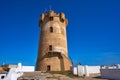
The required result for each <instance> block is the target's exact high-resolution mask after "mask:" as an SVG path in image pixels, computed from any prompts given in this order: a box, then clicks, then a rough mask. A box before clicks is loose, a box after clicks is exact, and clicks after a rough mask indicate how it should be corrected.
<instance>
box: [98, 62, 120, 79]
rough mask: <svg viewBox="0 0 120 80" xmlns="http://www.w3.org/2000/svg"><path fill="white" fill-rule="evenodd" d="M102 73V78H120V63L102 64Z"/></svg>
mask: <svg viewBox="0 0 120 80" xmlns="http://www.w3.org/2000/svg"><path fill="white" fill-rule="evenodd" d="M100 74H101V77H102V78H107V79H115V80H120V64H117V65H113V66H101V69H100Z"/></svg>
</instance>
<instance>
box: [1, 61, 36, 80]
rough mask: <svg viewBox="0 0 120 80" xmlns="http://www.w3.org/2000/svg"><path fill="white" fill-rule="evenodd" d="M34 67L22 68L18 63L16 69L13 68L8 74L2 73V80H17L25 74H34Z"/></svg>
mask: <svg viewBox="0 0 120 80" xmlns="http://www.w3.org/2000/svg"><path fill="white" fill-rule="evenodd" d="M34 70H35V67H34V66H22V64H21V63H18V65H17V67H16V68H11V69H10V70H9V72H8V73H1V74H0V80H17V78H18V77H20V76H22V75H23V73H24V72H34Z"/></svg>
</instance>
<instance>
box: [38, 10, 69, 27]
mask: <svg viewBox="0 0 120 80" xmlns="http://www.w3.org/2000/svg"><path fill="white" fill-rule="evenodd" d="M56 18H58V21H60V22H61V23H63V24H64V25H65V26H67V24H68V20H67V19H66V18H65V14H64V13H59V14H57V13H55V12H54V11H53V10H50V11H49V12H48V13H43V14H41V16H40V21H39V26H43V25H44V24H46V23H47V22H48V21H54V19H56Z"/></svg>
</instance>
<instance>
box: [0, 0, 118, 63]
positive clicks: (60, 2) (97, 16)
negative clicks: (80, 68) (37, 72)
mask: <svg viewBox="0 0 120 80" xmlns="http://www.w3.org/2000/svg"><path fill="white" fill-rule="evenodd" d="M49 5H51V6H52V9H53V10H54V11H55V12H56V13H59V12H64V13H65V14H66V17H67V18H68V21H69V22H68V26H67V40H68V51H69V56H70V57H71V59H72V61H73V62H74V64H75V65H76V64H77V63H78V62H81V64H83V65H86V64H87V65H104V64H106V65H108V64H118V63H120V0H69V1H67V0H0V64H1V63H2V62H3V61H4V62H5V63H7V64H17V63H18V62H22V63H23V65H35V63H36V58H37V54H38V42H39V36H40V32H39V30H40V29H39V27H38V20H39V18H40V14H41V13H43V12H44V11H45V8H47V9H49Z"/></svg>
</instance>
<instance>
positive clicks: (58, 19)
mask: <svg viewBox="0 0 120 80" xmlns="http://www.w3.org/2000/svg"><path fill="white" fill-rule="evenodd" d="M67 24H68V21H67V19H66V18H65V15H64V14H63V13H60V14H56V13H55V12H54V11H52V10H50V11H49V12H48V13H45V14H42V15H41V18H40V22H39V25H40V42H39V49H38V58H37V63H36V70H37V71H39V70H40V71H65V70H70V67H71V66H72V64H71V62H70V60H69V59H68V49H67V38H66V26H67Z"/></svg>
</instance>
